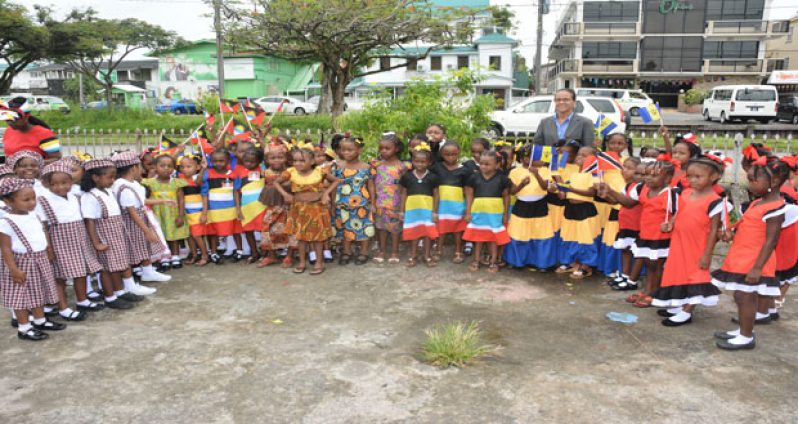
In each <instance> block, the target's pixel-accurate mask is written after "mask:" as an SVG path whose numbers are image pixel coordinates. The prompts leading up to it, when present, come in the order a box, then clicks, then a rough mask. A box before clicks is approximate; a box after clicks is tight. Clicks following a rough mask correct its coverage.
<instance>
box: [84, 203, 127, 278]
mask: <svg viewBox="0 0 798 424" xmlns="http://www.w3.org/2000/svg"><path fill="white" fill-rule="evenodd" d="M80 212H81V214H83V218H84V219H93V220H94V222H95V225H96V227H97V237H98V238H99V239H100V243H102V244H104V245H106V246H108V249H106V250H105V251H103V252H97V259H98V260H99V261H100V265H102V266H103V270H104V271H108V272H120V271H125V270H126V269H128V268H130V263H129V262H128V254H127V246H126V245H125V243H126V241H125V233H124V231H125V222H124V221H123V220H122V212H121V211H120V210H119V203H117V201H116V197H115V196H114V194H113V193H112V192H111V190H110V189H108V190H100V189H98V188H93V189H91V191H89V192H88V193H84V194H83V196H81V197H80Z"/></svg>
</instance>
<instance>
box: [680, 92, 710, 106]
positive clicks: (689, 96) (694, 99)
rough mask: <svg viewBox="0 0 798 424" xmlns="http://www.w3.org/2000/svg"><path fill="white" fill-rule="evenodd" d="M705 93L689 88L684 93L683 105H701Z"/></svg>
mask: <svg viewBox="0 0 798 424" xmlns="http://www.w3.org/2000/svg"><path fill="white" fill-rule="evenodd" d="M706 96H707V93H706V92H704V91H701V90H698V89H696V88H691V89H689V90H687V92H686V93H684V103H685V104H688V105H697V104H701V102H703V101H704V99H705V98H706Z"/></svg>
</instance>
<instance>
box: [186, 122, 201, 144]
mask: <svg viewBox="0 0 798 424" xmlns="http://www.w3.org/2000/svg"><path fill="white" fill-rule="evenodd" d="M204 126H205V123H204V122H203V123H201V124H200V126H198V127H197V128H195V129H194V131H191V133H190V134H189V135H188V138H187V139H185V140H183V142H182V143H180V144H186V143H188V142H189V141H191V137H192V136H193V135H194V133H195V132H197V131H199V130H200V128H202V127H204Z"/></svg>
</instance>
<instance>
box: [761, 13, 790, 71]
mask: <svg viewBox="0 0 798 424" xmlns="http://www.w3.org/2000/svg"><path fill="white" fill-rule="evenodd" d="M789 22H790V24H789V28H788V30H787V32H786V33H784V34H782V35H781V36H780V37H773V38H771V39H769V40H768V41H767V48H766V49H765V59H768V60H769V61H772V62H774V63H775V64H779V65H780V69H784V70H787V69H790V70H795V69H798V34H796V31H795V27H796V26H798V16H793V17H792V18H791V19H790V21H789ZM779 61H780V62H779Z"/></svg>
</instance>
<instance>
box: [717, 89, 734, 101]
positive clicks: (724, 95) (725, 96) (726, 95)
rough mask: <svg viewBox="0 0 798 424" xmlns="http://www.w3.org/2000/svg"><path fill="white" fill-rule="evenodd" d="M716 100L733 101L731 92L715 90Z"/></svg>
mask: <svg viewBox="0 0 798 424" xmlns="http://www.w3.org/2000/svg"><path fill="white" fill-rule="evenodd" d="M714 98H715V100H731V98H732V91H731V90H715V97H714Z"/></svg>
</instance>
